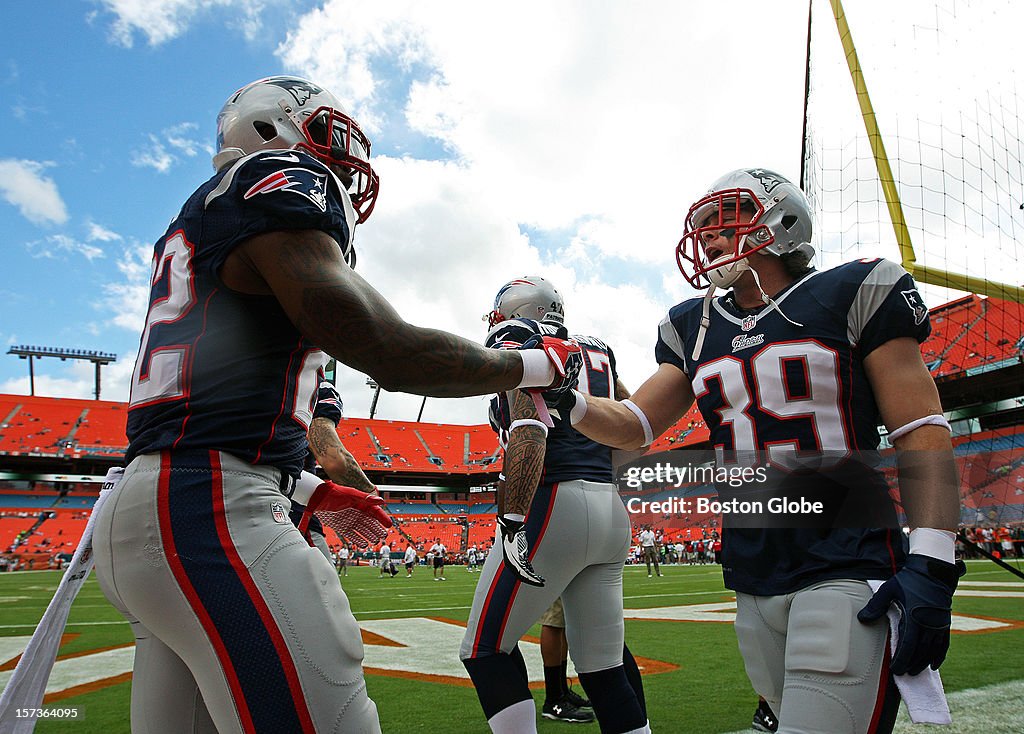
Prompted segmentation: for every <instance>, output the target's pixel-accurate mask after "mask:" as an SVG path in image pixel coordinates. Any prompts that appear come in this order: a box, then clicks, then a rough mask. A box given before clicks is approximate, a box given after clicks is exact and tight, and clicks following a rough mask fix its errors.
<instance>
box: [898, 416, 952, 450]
mask: <svg viewBox="0 0 1024 734" xmlns="http://www.w3.org/2000/svg"><path fill="white" fill-rule="evenodd" d="M921 426H942V427H943V428H945V429H946V430H947V431H952V430H953V428H952V427H951V426H950V425H949V421H947V420H946V417H945V416H943V415H938V414H936V415H926V416H925V417H924V418H918V419H917V420H916V421H910V423H907V424H906V425H903V426H900V427H899V428H897V429H896V430H895V431H890V432H889V443H892V442H893V441H895V440H896V439H897V438H903V437H904V436H906V435H907V434H908V433H910V432H911V431H916V430H917V429H918V428H920V427H921Z"/></svg>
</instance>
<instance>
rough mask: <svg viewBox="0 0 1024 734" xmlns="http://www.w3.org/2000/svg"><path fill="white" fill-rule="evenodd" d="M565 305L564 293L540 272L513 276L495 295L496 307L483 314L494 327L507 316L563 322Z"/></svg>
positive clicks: (509, 317) (510, 317)
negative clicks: (520, 276)
mask: <svg viewBox="0 0 1024 734" xmlns="http://www.w3.org/2000/svg"><path fill="white" fill-rule="evenodd" d="M564 316H565V309H564V308H563V305H562V295H561V294H560V293H559V292H558V291H557V290H556V289H555V287H554V286H553V285H551V283H549V282H548V281H547V280H545V279H544V278H541V277H540V276H539V275H527V276H525V277H523V278H516V279H515V280H510V281H509V282H508V283H506V284H505V285H503V286H502V287H501V288H500V289H499V290H498V295H496V296H495V297H494V309H493V310H492V311H491V312H490V313H489V314H486V315H485V316H484V318H485V319H486V320H487V325H488V327H491V328H493V327H494V325H495V324H500V323H501V322H502V321H506V320H508V319H533V320H534V321H547V322H548V323H555V324H562V323H563V318H564Z"/></svg>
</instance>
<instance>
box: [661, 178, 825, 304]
mask: <svg viewBox="0 0 1024 734" xmlns="http://www.w3.org/2000/svg"><path fill="white" fill-rule="evenodd" d="M744 205H748V209H752V210H753V216H752V217H751V219H750V221H749V222H745V223H740V222H739V218H740V217H739V215H740V210H741V208H743V207H744ZM727 214H731V215H732V216H731V217H730V221H728V222H726V221H725V216H726V215H727ZM711 230H715V231H720V230H732V231H734V232H735V237H736V243H737V244H736V252H735V253H730V254H727V255H722V256H720V257H718V258H716V259H715V260H714V261H713V262H709V261H708V259H707V257H706V255H705V252H704V247H703V241H704V236H705V235H706V233H708V232H709V231H711ZM761 250H764V251H766V252H770V253H771V254H773V255H785V254H787V253H790V252H803V253H804V254H806V255H807V256H808V259H810V258H811V257H813V256H814V248H813V247H812V246H811V211H810V205H809V204H808V203H807V199H806V197H804V194H803V192H802V191H801V190H800V189H799V188H798V187H797V186H795V185H793V184H792V183H791V182H790V181H788V180H787V179H785V178H783V177H782V176H780V175H779V174H777V173H775V172H774V171H769V170H768V169H766V168H744V169H740V170H738V171H733V172H731V173H727V174H726V175H724V176H722V177H721V178H720V179H718V180H717V181H715V183H713V184H712V185H711V189H710V191H708V193H707V195H706V196H705V197H704V198H702V199H701V200H700V201H698V202H697V203H696V204H694V205H693V206H691V207H690V211H689V213H688V214H687V215H686V230H685V232H684V234H683V238H682V239H681V240H679V244H678V245H677V246H676V263H677V264H678V265H679V270H680V271H681V272H682V274H683V277H684V278H686V280H687V281H688V282H689V283H690V285H692V286H693V287H694V288H705V287H707V286H708V285H709V284H711V283H714V285H717V286H719V287H728V286H729V285H731V284H732V283H733V282H735V280H736V278H738V277H739V276H740V275H742V272H743V271H744V270H746V269H747V267H746V266H747V263H746V258H748V257H749V256H750V255H752V254H753V253H755V252H760V251H761Z"/></svg>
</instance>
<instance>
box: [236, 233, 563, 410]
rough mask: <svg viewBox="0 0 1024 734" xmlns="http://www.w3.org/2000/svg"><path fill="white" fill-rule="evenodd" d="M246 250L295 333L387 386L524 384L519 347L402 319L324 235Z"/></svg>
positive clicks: (432, 391) (284, 238)
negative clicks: (491, 344)
mask: <svg viewBox="0 0 1024 734" xmlns="http://www.w3.org/2000/svg"><path fill="white" fill-rule="evenodd" d="M244 255H245V256H246V257H247V258H248V260H247V262H250V263H252V266H253V267H254V268H255V269H256V270H257V271H258V272H259V273H260V275H261V276H262V277H263V278H264V279H266V281H267V283H268V284H269V286H270V287H271V289H272V291H273V293H274V295H275V296H276V297H277V299H278V301H279V302H280V303H281V306H282V307H283V308H284V310H285V312H286V313H287V314H288V316H289V318H290V319H291V320H292V323H294V324H295V326H296V328H297V329H299V331H301V332H302V333H303V334H304V335H305V336H306V337H307V338H308V339H310V340H311V341H312V342H313V343H315V344H316V345H317V346H319V347H320V348H321V349H323V350H324V351H325V352H327V353H328V354H330V355H331V356H332V357H335V358H337V359H338V360H340V361H342V362H344V363H345V364H347V365H349V366H350V367H353V368H354V369H356V370H359V371H360V372H364V373H366V374H368V375H370V377H372V378H373V379H374V380H376V381H377V384H379V385H380V386H381V387H383V388H384V389H385V390H391V391H401V392H412V393H416V394H418V395H429V396H435V397H462V396H466V395H482V394H486V393H491V392H501V391H503V390H510V389H512V388H514V387H516V386H518V385H519V384H520V382H521V381H522V378H523V357H522V355H521V354H519V353H518V352H515V351H507V352H503V351H499V350H495V349H486V348H484V347H483V346H481V345H479V344H476V343H474V342H471V341H469V340H468V339H463V338H461V337H458V336H455V335H454V334H449V333H447V332H444V331H439V330H436V329H425V328H421V327H417V326H413V325H412V324H409V323H408V322H406V321H405V320H404V319H403V318H402V317H401V316H399V314H398V313H397V312H396V311H395V309H394V308H393V307H392V306H391V304H390V303H388V301H387V300H386V299H385V298H384V297H383V296H381V295H380V294H379V293H378V292H377V291H376V290H375V289H374V288H373V287H372V286H370V284H369V283H367V282H366V281H365V280H363V279H362V278H361V277H360V276H359V275H358V274H356V273H355V272H353V271H352V270H351V269H350V268H349V267H348V266H347V265H346V264H345V263H344V261H343V260H342V259H341V257H340V253H339V251H338V246H337V243H336V242H334V240H332V239H331V238H330V237H328V236H327V235H326V234H324V233H323V232H318V231H314V230H302V231H296V232H286V233H269V234H268V235H264V236H259V237H254V238H252V240H249V241H248V242H247V244H246V245H245V252H244ZM553 378H554V371H553V369H552V370H551V379H553ZM538 384H542V385H543V384H546V383H538Z"/></svg>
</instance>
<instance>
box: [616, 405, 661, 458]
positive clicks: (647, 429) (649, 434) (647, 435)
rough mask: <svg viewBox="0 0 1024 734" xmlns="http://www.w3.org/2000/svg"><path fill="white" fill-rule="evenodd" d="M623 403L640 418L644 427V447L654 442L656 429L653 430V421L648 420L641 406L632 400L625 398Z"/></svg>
mask: <svg viewBox="0 0 1024 734" xmlns="http://www.w3.org/2000/svg"><path fill="white" fill-rule="evenodd" d="M622 404H623V405H625V406H626V407H627V408H629V409H630V410H631V411H633V415H635V416H636V417H637V418H638V419H639V420H640V425H641V427H642V428H643V429H644V443H643V445H644V447H647V446H650V445H651V443H653V442H654V431H653V430H651V422H650V421H649V420H647V415H646V414H645V413H644V412H643V411H642V410H640V406H638V405H637V404H636V403H634V402H633V401H632V400H623V401H622Z"/></svg>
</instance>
